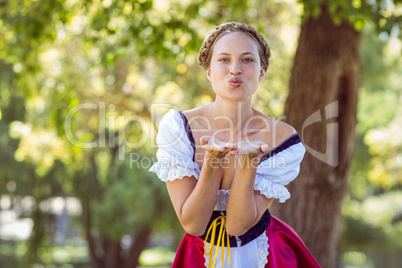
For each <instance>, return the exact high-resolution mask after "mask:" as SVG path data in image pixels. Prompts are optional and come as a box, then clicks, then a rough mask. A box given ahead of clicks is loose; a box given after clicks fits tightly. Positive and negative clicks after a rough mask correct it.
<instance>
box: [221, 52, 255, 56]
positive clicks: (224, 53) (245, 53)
mask: <svg viewBox="0 0 402 268" xmlns="http://www.w3.org/2000/svg"><path fill="white" fill-rule="evenodd" d="M247 54H251V55H254V53H253V52H244V53H242V55H247ZM219 55H230V54H229V53H226V52H222V53H219V54H218V56H219Z"/></svg>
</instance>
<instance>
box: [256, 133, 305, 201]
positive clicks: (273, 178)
mask: <svg viewBox="0 0 402 268" xmlns="http://www.w3.org/2000/svg"><path fill="white" fill-rule="evenodd" d="M305 152H306V149H305V148H304V146H303V144H302V143H301V142H300V139H299V136H298V135H297V133H295V134H294V135H293V136H292V137H290V138H289V139H288V140H286V141H285V142H284V143H282V144H281V145H279V146H278V147H277V148H275V149H274V150H272V151H271V152H270V153H269V154H268V155H266V156H265V157H264V158H263V159H262V160H263V161H262V162H261V163H260V164H259V166H258V168H257V175H256V178H255V186H254V189H255V190H258V191H260V192H261V194H263V195H265V196H266V197H267V198H276V199H279V202H280V203H284V202H285V201H286V200H287V199H289V198H290V193H289V191H288V189H286V187H285V186H286V185H287V184H288V183H289V182H291V181H293V180H294V179H295V178H296V177H297V175H298V174H299V171H300V163H301V161H302V160H303V157H304V154H305Z"/></svg>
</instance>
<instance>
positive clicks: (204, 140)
mask: <svg viewBox="0 0 402 268" xmlns="http://www.w3.org/2000/svg"><path fill="white" fill-rule="evenodd" d="M210 138H211V137H209V136H202V137H201V138H200V144H201V145H203V146H204V145H207V144H208V143H209V140H210Z"/></svg>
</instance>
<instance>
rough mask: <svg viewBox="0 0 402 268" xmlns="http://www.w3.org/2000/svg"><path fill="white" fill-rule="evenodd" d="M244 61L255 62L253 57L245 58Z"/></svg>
mask: <svg viewBox="0 0 402 268" xmlns="http://www.w3.org/2000/svg"><path fill="white" fill-rule="evenodd" d="M243 61H244V62H253V59H250V58H247V59H244V60H243Z"/></svg>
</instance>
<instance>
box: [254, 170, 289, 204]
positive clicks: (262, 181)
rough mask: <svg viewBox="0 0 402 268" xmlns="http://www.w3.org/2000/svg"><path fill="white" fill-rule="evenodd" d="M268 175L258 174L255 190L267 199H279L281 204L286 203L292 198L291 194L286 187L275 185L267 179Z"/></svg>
mask: <svg viewBox="0 0 402 268" xmlns="http://www.w3.org/2000/svg"><path fill="white" fill-rule="evenodd" d="M266 176H267V175H263V174H259V173H257V175H256V177H255V184H254V189H255V190H258V191H260V192H261V194H263V195H265V196H266V197H267V198H276V199H279V202H280V203H284V202H285V201H286V200H288V199H289V198H290V193H289V191H288V189H286V187H285V186H283V185H281V184H278V183H274V182H272V181H271V180H267V179H266Z"/></svg>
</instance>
